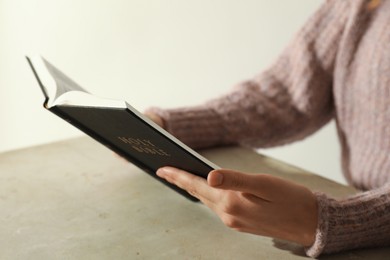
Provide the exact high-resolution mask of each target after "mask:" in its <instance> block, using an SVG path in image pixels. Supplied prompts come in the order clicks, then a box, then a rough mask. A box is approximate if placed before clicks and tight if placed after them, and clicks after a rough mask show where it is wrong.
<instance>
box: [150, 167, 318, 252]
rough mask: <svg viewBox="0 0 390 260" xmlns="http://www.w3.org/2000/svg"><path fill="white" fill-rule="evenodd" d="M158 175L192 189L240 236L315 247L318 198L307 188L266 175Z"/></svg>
mask: <svg viewBox="0 0 390 260" xmlns="http://www.w3.org/2000/svg"><path fill="white" fill-rule="evenodd" d="M157 175H158V176H159V177H161V178H164V179H165V180H167V181H168V182H170V183H173V184H175V185H177V186H179V187H180V188H182V189H184V190H187V191H188V192H189V193H190V194H191V195H193V196H194V197H196V198H198V199H199V200H200V201H202V202H203V203H204V204H205V205H207V206H208V207H209V208H210V209H212V210H213V211H214V212H215V213H216V214H217V215H218V216H219V217H220V219H221V220H222V221H223V222H224V223H225V225H227V226H228V227H230V228H232V229H235V230H237V231H241V232H247V233H252V234H257V235H262V236H268V237H274V238H279V239H284V240H289V241H293V242H296V243H299V244H301V245H303V246H311V245H312V244H313V243H314V240H315V232H316V228H317V214H318V213H317V200H316V197H315V196H314V194H313V193H312V192H311V191H310V190H309V189H307V188H306V187H304V186H302V185H299V184H296V183H293V182H290V181H287V180H284V179H281V178H278V177H275V176H272V175H266V174H256V175H254V174H246V173H241V172H236V171H232V170H226V169H219V170H214V171H211V172H210V174H209V175H208V178H207V181H206V180H205V179H203V178H201V177H198V176H195V175H193V174H190V173H188V172H185V171H183V170H179V169H176V168H173V167H163V168H160V169H159V170H158V171H157Z"/></svg>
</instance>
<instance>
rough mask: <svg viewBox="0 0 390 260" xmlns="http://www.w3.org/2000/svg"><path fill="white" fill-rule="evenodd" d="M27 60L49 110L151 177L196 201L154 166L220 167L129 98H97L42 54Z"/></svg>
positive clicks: (201, 172) (203, 171)
mask: <svg viewBox="0 0 390 260" xmlns="http://www.w3.org/2000/svg"><path fill="white" fill-rule="evenodd" d="M27 60H28V62H29V64H30V66H31V68H32V70H33V72H34V74H35V77H36V78H37V80H38V83H39V85H40V87H41V89H42V92H43V94H44V96H45V98H46V99H45V102H44V107H45V108H46V109H48V110H49V111H51V112H53V113H54V114H56V115H57V116H59V117H61V118H63V119H64V120H66V121H67V122H69V123H70V124H72V125H74V126H75V127H77V128H78V129H80V130H81V131H83V132H85V133H86V134H87V135H89V136H91V137H92V138H94V139H95V140H97V141H98V142H100V143H102V144H103V145H105V146H106V147H108V148H110V149H111V150H113V151H114V152H115V153H117V154H119V155H121V156H122V157H124V158H126V159H127V160H128V161H130V162H131V163H133V164H134V165H136V166H138V167H139V168H141V169H143V170H144V171H145V172H147V173H149V174H150V175H151V176H152V177H154V178H156V179H157V180H159V181H161V182H163V183H164V184H166V185H168V186H169V187H171V188H172V189H174V190H176V191H178V192H179V193H180V194H182V195H184V196H185V197H187V198H189V199H191V200H194V201H196V199H195V198H194V197H192V196H191V195H189V194H188V193H187V192H186V191H184V190H181V189H180V188H178V187H176V186H175V185H172V184H170V183H168V182H166V181H165V180H163V179H160V178H159V177H157V176H156V174H155V173H156V170H157V169H158V168H160V167H162V166H174V167H177V168H180V169H183V170H186V171H189V172H191V173H194V174H196V175H198V176H201V177H204V178H207V175H208V173H209V172H210V171H211V170H213V169H216V168H218V166H216V165H215V164H213V163H212V162H210V161H208V160H207V159H205V158H203V157H202V156H201V155H199V154H198V153H196V152H195V151H194V150H192V149H191V148H189V147H187V146H186V145H185V144H183V143H182V142H180V141H179V140H178V139H176V138H175V137H174V136H172V135H171V134H169V133H168V132H167V131H165V130H164V129H162V128H161V127H160V126H158V125H157V124H155V123H154V122H153V121H151V120H150V119H149V118H147V117H145V116H144V115H143V114H141V113H140V112H138V111H137V110H136V109H134V108H133V107H131V106H130V105H129V104H127V103H126V102H125V101H120V100H112V99H105V98H99V97H96V96H94V95H92V94H90V93H88V92H87V91H85V90H84V89H83V88H82V87H80V86H79V85H78V84H77V83H75V82H74V81H73V80H71V79H70V78H69V77H67V76H66V75H65V74H63V73H62V72H61V71H59V70H58V69H56V68H55V67H54V66H53V65H51V64H50V63H49V62H47V61H46V60H45V59H43V58H42V57H38V56H37V57H32V58H29V57H27ZM145 192H147V191H145Z"/></svg>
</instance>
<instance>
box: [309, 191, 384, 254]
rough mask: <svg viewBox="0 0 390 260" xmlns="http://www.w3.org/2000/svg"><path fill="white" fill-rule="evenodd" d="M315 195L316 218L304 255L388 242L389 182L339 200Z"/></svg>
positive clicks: (380, 244)
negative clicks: (313, 236)
mask: <svg viewBox="0 0 390 260" xmlns="http://www.w3.org/2000/svg"><path fill="white" fill-rule="evenodd" d="M316 196H317V199H318V205H319V216H320V218H319V223H318V227H317V232H316V240H315V243H314V244H313V245H312V246H311V247H310V248H307V249H306V254H307V255H308V256H311V257H317V256H319V255H320V254H321V253H325V254H326V253H335V252H340V251H343V250H347V249H348V250H350V249H356V248H368V247H378V246H388V245H389V243H390V215H389V212H390V184H387V185H384V186H383V187H381V188H378V189H375V190H371V191H366V192H362V193H360V194H357V195H354V196H352V197H349V198H346V199H343V200H334V199H332V198H329V197H328V196H327V195H325V194H322V193H316Z"/></svg>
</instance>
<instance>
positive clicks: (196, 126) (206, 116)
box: [145, 106, 233, 149]
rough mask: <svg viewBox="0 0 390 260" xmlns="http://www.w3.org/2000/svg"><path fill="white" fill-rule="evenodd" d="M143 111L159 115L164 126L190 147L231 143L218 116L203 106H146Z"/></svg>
mask: <svg viewBox="0 0 390 260" xmlns="http://www.w3.org/2000/svg"><path fill="white" fill-rule="evenodd" d="M145 112H147V113H154V114H157V115H158V116H160V117H161V119H162V120H163V122H164V128H165V130H167V131H168V132H170V133H171V134H172V135H173V136H175V137H176V138H178V139H179V140H180V141H182V142H183V143H185V144H186V145H188V146H190V147H192V148H197V149H199V148H206V147H212V146H219V145H227V144H231V143H233V142H232V141H229V139H230V138H229V137H228V132H227V131H226V130H225V127H224V124H223V122H222V120H221V118H220V116H219V115H218V114H217V113H216V112H215V111H214V110H212V109H210V108H208V107H205V106H196V107H190V108H178V109H160V108H156V107H151V108H148V109H147V110H146V111H145Z"/></svg>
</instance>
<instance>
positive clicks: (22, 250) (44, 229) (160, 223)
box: [0, 137, 390, 259]
mask: <svg viewBox="0 0 390 260" xmlns="http://www.w3.org/2000/svg"><path fill="white" fill-rule="evenodd" d="M202 154H203V155H204V156H205V157H207V158H208V159H210V160H211V161H213V162H215V163H216V164H218V165H219V166H221V167H224V168H231V169H238V170H241V171H245V172H253V173H260V172H261V173H270V174H275V175H278V176H281V177H284V178H287V179H291V180H294V181H296V182H299V183H302V184H304V185H306V186H308V187H310V188H312V189H313V190H319V191H324V192H327V193H328V194H331V195H334V196H336V197H342V196H347V195H350V194H353V193H355V192H356V191H355V190H354V189H353V188H351V187H347V186H343V185H340V184H338V183H335V182H333V181H330V180H327V179H325V178H322V177H319V176H317V175H315V174H312V173H310V172H307V171H304V170H302V169H299V168H296V167H293V166H291V165H287V164H285V163H283V162H280V161H277V160H274V159H271V158H269V157H265V156H262V155H260V154H258V153H256V152H254V151H252V150H249V149H245V148H242V147H224V148H217V149H210V150H205V151H202ZM303 258H306V257H305V255H304V253H303V249H302V248H301V247H300V246H298V245H295V244H292V243H288V242H285V241H281V240H275V239H271V238H266V237H261V236H255V235H250V234H245V233H239V232H236V231H233V230H231V229H229V228H227V227H225V226H224V225H223V224H222V222H221V221H220V220H219V219H218V218H217V216H216V215H215V214H214V213H213V212H211V211H210V210H209V209H208V208H206V207H205V206H204V205H202V204H201V203H194V202H191V201H189V200H187V199H185V198H184V197H182V196H180V195H178V194H177V193H176V192H174V191H172V190H171V189H169V188H167V187H166V186H164V185H162V184H161V183H159V182H157V181H156V180H154V179H153V178H152V177H150V176H148V175H147V174H145V173H144V172H143V171H141V170H140V169H138V168H136V167H135V166H133V165H132V164H129V163H126V162H125V161H124V160H122V159H120V158H117V157H116V156H114V155H113V153H112V152H111V151H110V150H108V149H107V148H105V147H104V146H102V145H100V144H99V143H97V142H95V141H93V140H92V139H90V138H88V137H82V138H76V139H71V140H66V141H62V142H57V143H52V144H48V145H42V146H37V147H31V148H27V149H22V150H16V151H11V152H6V153H2V154H0V259H303ZM321 259H390V248H378V249H367V250H355V251H350V252H345V253H341V254H335V255H329V256H323V257H321Z"/></svg>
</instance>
